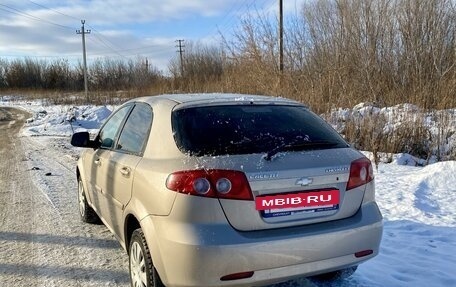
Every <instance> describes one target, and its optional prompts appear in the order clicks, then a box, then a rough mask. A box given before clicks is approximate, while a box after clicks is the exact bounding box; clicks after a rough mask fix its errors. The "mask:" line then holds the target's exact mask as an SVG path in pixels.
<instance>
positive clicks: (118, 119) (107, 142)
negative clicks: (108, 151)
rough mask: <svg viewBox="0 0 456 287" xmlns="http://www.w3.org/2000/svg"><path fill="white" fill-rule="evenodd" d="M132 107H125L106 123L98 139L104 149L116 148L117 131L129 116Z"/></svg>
mask: <svg viewBox="0 0 456 287" xmlns="http://www.w3.org/2000/svg"><path fill="white" fill-rule="evenodd" d="M130 108H131V106H125V107H122V108H121V109H119V110H118V111H116V112H115V114H114V115H113V116H112V117H111V118H110V119H109V120H108V121H107V122H106V124H105V125H104V126H103V128H102V129H101V131H100V133H99V135H98V139H99V141H100V143H101V147H102V148H112V147H113V146H114V141H115V137H116V134H117V131H118V130H119V128H120V125H121V124H122V122H123V120H124V118H125V116H126V115H127V114H128V111H129V110H130Z"/></svg>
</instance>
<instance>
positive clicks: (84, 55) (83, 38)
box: [76, 20, 90, 101]
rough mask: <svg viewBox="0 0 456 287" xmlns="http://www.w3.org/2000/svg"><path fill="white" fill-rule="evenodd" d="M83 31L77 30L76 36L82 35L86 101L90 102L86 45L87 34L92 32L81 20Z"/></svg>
mask: <svg viewBox="0 0 456 287" xmlns="http://www.w3.org/2000/svg"><path fill="white" fill-rule="evenodd" d="M81 24H82V27H81V30H76V34H81V35H82V59H83V62H84V63H83V64H84V90H85V97H86V100H87V101H88V100H89V94H88V88H87V58H86V43H85V34H90V30H86V29H85V28H84V24H85V20H81Z"/></svg>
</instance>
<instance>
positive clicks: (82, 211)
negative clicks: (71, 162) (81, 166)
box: [78, 178, 100, 223]
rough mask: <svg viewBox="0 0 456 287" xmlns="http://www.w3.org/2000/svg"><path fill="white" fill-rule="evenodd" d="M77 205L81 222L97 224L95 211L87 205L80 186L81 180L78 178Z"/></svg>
mask: <svg viewBox="0 0 456 287" xmlns="http://www.w3.org/2000/svg"><path fill="white" fill-rule="evenodd" d="M78 203H79V215H80V216H81V220H82V221H84V222H86V223H99V222H100V218H99V217H98V215H97V213H96V212H95V210H93V208H92V207H90V205H89V204H88V203H87V198H86V194H85V190H84V185H83V184H82V179H81V178H78Z"/></svg>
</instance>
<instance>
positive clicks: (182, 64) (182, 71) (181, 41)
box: [176, 40, 185, 77]
mask: <svg viewBox="0 0 456 287" xmlns="http://www.w3.org/2000/svg"><path fill="white" fill-rule="evenodd" d="M176 42H177V46H176V47H177V48H179V50H177V52H179V56H180V69H181V77H183V76H184V50H183V49H182V48H184V47H185V46H184V45H182V43H183V42H184V40H176Z"/></svg>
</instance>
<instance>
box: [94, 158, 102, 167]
mask: <svg viewBox="0 0 456 287" xmlns="http://www.w3.org/2000/svg"><path fill="white" fill-rule="evenodd" d="M94 163H95V164H96V165H98V166H100V165H101V160H100V159H99V158H97V159H96V160H94Z"/></svg>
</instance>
